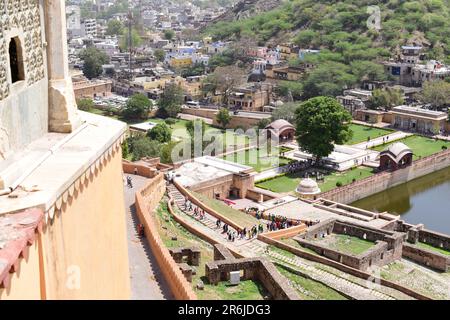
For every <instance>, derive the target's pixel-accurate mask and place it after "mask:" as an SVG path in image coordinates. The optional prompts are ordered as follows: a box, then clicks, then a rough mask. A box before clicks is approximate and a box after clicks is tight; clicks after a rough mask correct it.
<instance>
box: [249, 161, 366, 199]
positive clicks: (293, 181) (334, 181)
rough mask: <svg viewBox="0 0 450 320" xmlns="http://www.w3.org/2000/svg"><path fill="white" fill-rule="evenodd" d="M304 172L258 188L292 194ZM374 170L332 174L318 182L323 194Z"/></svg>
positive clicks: (355, 169)
mask: <svg viewBox="0 0 450 320" xmlns="http://www.w3.org/2000/svg"><path fill="white" fill-rule="evenodd" d="M304 174H305V173H304V172H297V173H287V174H283V175H280V176H277V177H274V178H272V179H268V180H266V181H261V182H258V183H257V184H256V186H257V187H259V188H262V189H266V190H270V191H272V192H277V193H291V192H294V191H295V189H296V188H297V186H298V184H299V183H300V180H302V179H303V176H304ZM373 174H374V172H373V169H371V168H366V167H358V168H354V169H351V170H348V171H345V172H331V173H329V174H325V175H324V181H318V184H319V188H320V190H321V191H322V192H327V191H329V190H332V189H334V188H336V187H337V186H338V185H341V186H345V185H347V184H350V183H352V182H353V181H358V180H361V179H364V178H367V177H370V176H371V175H373Z"/></svg>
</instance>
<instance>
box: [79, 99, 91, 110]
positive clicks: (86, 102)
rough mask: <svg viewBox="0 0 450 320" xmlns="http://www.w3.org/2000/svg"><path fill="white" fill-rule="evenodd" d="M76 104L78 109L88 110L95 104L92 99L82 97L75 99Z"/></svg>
mask: <svg viewBox="0 0 450 320" xmlns="http://www.w3.org/2000/svg"><path fill="white" fill-rule="evenodd" d="M77 106H78V109H80V110H82V111H90V110H91V109H92V108H94V106H95V104H94V101H92V99H89V98H82V99H79V100H77Z"/></svg>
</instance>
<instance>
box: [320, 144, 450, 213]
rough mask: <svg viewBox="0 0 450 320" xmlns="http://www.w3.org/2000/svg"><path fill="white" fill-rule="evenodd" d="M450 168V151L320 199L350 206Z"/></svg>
mask: <svg viewBox="0 0 450 320" xmlns="http://www.w3.org/2000/svg"><path fill="white" fill-rule="evenodd" d="M449 166H450V150H444V151H441V152H439V153H436V154H434V155H431V156H429V157H425V158H422V159H420V160H416V161H414V162H413V164H412V165H411V166H410V167H407V168H404V169H400V170H397V171H393V172H381V173H378V174H375V175H373V176H371V177H368V178H366V179H362V180H359V181H356V182H354V183H351V184H348V185H346V186H343V187H340V188H336V189H333V190H330V191H328V192H324V193H321V194H320V195H319V196H318V198H324V199H328V200H332V201H335V202H339V203H344V204H349V203H352V202H355V201H357V200H359V199H363V198H366V197H368V196H371V195H373V194H375V193H378V192H381V191H384V190H386V189H389V188H392V187H395V186H397V185H400V184H402V183H405V182H408V181H411V180H414V179H416V178H420V177H422V176H425V175H427V174H430V173H433V172H435V171H438V170H441V169H445V168H447V167H449Z"/></svg>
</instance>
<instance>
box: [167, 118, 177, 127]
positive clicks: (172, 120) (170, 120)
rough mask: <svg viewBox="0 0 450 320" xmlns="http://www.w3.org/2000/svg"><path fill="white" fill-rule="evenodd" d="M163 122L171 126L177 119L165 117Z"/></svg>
mask: <svg viewBox="0 0 450 320" xmlns="http://www.w3.org/2000/svg"><path fill="white" fill-rule="evenodd" d="M164 122H165V123H166V124H167V125H169V126H173V125H174V124H175V123H177V121H176V120H175V119H174V118H167V119H165V120H164Z"/></svg>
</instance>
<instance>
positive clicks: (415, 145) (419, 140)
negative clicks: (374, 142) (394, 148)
mask: <svg viewBox="0 0 450 320" xmlns="http://www.w3.org/2000/svg"><path fill="white" fill-rule="evenodd" d="M395 142H402V143H404V144H406V145H407V146H408V147H409V148H410V149H411V150H412V151H413V153H414V157H413V160H418V159H420V158H424V157H427V156H431V155H433V154H435V153H438V152H440V151H442V150H443V149H446V148H450V141H444V140H439V139H432V138H427V137H422V136H418V135H413V136H409V137H406V138H404V139H401V140H397V141H393V142H391V143H386V144H383V145H380V146H377V147H375V148H373V149H372V150H375V151H380V152H381V151H383V150H386V149H387V148H389V146H390V145H392V144H393V143H395Z"/></svg>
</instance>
